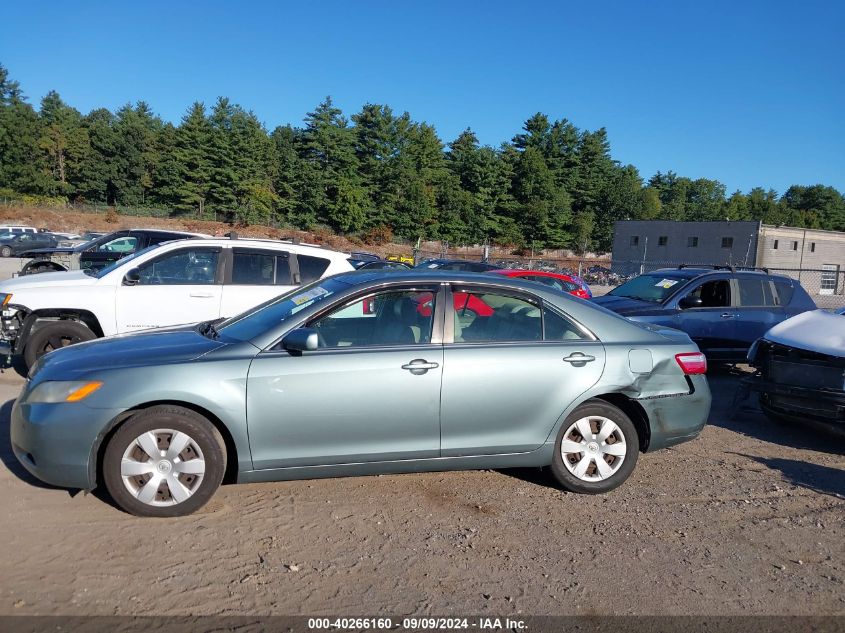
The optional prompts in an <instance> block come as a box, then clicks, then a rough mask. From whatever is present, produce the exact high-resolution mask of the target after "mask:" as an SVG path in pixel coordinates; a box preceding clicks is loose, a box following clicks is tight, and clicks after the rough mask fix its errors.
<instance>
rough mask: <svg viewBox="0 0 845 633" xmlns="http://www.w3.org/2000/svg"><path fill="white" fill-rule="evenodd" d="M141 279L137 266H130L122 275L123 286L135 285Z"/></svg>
mask: <svg viewBox="0 0 845 633" xmlns="http://www.w3.org/2000/svg"><path fill="white" fill-rule="evenodd" d="M140 281H141V271H140V270H138V269H137V268H132V269H130V270H128V271H127V272H126V274H125V275H124V276H123V285H124V286H135V285H137V284H138V282H140Z"/></svg>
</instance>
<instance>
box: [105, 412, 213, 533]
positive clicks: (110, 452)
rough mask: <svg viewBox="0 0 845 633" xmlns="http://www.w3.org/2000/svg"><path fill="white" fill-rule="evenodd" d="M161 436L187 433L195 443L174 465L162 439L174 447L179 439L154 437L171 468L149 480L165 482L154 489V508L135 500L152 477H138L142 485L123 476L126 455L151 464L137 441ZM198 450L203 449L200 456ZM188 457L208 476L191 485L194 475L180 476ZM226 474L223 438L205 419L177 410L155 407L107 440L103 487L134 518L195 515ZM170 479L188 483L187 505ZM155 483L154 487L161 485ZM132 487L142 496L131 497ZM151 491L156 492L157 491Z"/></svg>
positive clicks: (150, 503)
mask: <svg viewBox="0 0 845 633" xmlns="http://www.w3.org/2000/svg"><path fill="white" fill-rule="evenodd" d="M156 430H159V431H162V430H165V431H177V432H179V433H184V434H185V435H187V436H188V438H189V439H190V440H191V442H192V443H191V444H188V447H187V448H186V449H184V450H183V451H182V452H181V453H180V454H179V456H180V457H181V458H182V459H178V460H176V461H171V460H170V459H167V458H168V455H167V453H166V450H167V448H168V445H165V444H164V443H162V438H164V440H166V441H167V442H169V439H173V437H174V436H175V434H173V435H170V436H169V439H168V436H167V433H161V432H160V433H157V434H154V436H155V437H156V438H157V440H158V446H160V447H161V450H163V451H165V454H164V455H163V456H162V459H161V462H168V464H169V465H168V466H167V470H166V471H165V470H161V469H159V468H156V469H155V470H153V472H152V473H151V474H150V475H149V476H150V479H151V478H152V476H158V477H165V478H164V479H162V480H161V483H159V484H158V487H155V490H156V491H157V492H156V493H155V497H154V498H153V499H152V500H151V502H149V503H146V502H144V501H142V500H139V498H138V497H137V496H136V494H138V493H140V492H141V491H143V489H144V488H145V487H146V484H145V483H144V478H145V477H147V475H139V476H138V477H140V479H139V478H138V477H128V478H127V480H125V479H124V477H123V475H122V474H121V468H122V467H123V466H122V464H123V461H124V456H125V454H126V453H127V451H135V453H131V454H132V455H137V456H140V457H139V458H138V459H140V460H141V461H139V463H142V462H143V460H144V459H146V458H147V457H146V455H145V452H144V451H143V450H142V449H141V448H140V445H139V444H137V443H136V439H137V438H140V437H141V436H146V434H147V433H149V432H152V431H156ZM194 447H198V449H199V450H196V449H195V448H194ZM137 451H140V453H137ZM186 451H189V454H192V455H193V459H195V460H201V461H203V462H204V472H203V473H202V475H201V478H199V480H196V479H194V480H192V481H190V480H189V478H190V475H187V478H186V474H185V473H183V474H179V473H178V471H177V470H176V465H177V464H180V463H182V464H184V463H186V462H187V461H188V460H186V459H184V456H185V455H186ZM128 459H133V457H130V458H128ZM150 459H153V458H150ZM171 469H172V471H171ZM165 472H166V473H167V475H159V473H165ZM225 472H226V445H225V443H224V441H223V437H222V436H221V435H220V432H219V431H218V430H217V429H216V428H215V427H214V425H213V424H211V423H210V422H209V421H208V420H207V419H206V418H204V417H203V416H201V415H200V414H198V413H196V412H194V411H191V410H190V409H185V408H182V407H179V406H175V405H158V406H154V407H150V408H149V409H144V410H143V411H140V412H138V413H136V414H135V415H133V416H132V417H131V418H129V419H128V420H127V421H126V422H124V423H123V424H122V425H121V426H120V427H118V429H117V431H116V432H115V433H114V435H112V437H111V439H109V440H108V445H107V446H106V450H105V453H104V454H103V463H102V474H103V483H104V484H105V487H106V490H107V491H108V493H109V495H110V496H111V498H112V499H113V500H114V502H115V504H117V506H118V507H120V508H121V509H122V510H124V511H126V512H128V513H130V514H134V515H136V516H144V517H176V516H184V515H187V514H191V513H192V512H196V511H197V510H199V509H200V508H201V507H202V506H204V505H205V504H206V503H207V502H208V500H209V499H211V497H212V496H213V495H214V493H215V491H216V490H217V488H218V487H219V486H220V483H221V482H222V481H223V475H224V473H225ZM169 476H175V477H177V478H181V479H180V481H182V482H184V484H185V489H186V490H188V491H189V496H188V497H187V498H185V499H184V500H182V501H177V500H176V499H175V497H174V495H173V494H172V493H171V491H170V488H169V486H170V484H169V483H168V480H167V479H166V477H169ZM147 482H148V483H149V482H150V480H149V479H148V480H147ZM152 483H153V484H155V483H156V482H152ZM130 486H131V487H133V489H135V490H137V492H136V493H135V494H133V492H131V491H130ZM150 489H151V490H152V489H153V487H151V488H150Z"/></svg>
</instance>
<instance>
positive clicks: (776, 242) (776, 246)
mask: <svg viewBox="0 0 845 633" xmlns="http://www.w3.org/2000/svg"><path fill="white" fill-rule="evenodd" d="M772 248H773V249H774V250H777V249H778V241H777V240H775V245H774V246H772Z"/></svg>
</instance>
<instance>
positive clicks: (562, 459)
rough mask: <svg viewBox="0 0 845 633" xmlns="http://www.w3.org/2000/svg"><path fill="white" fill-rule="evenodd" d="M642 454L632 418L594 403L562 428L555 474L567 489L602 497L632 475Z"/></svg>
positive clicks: (558, 437)
mask: <svg viewBox="0 0 845 633" xmlns="http://www.w3.org/2000/svg"><path fill="white" fill-rule="evenodd" d="M639 451H640V448H639V436H638V435H637V430H636V429H635V428H634V424H633V422H631V420H630V418H629V417H628V416H627V415H625V413H624V412H623V411H622V410H621V409H619V408H618V407H615V406H613V405H612V404H610V403H607V402H603V401H598V400H591V401H588V402H585V403H584V404H582V405H581V406H579V407H578V408H577V409H575V411H573V412H572V413H571V414H570V415H569V416H568V417H567V418H566V421H565V422H564V423H563V425H562V426H561V429H560V432H559V433H558V435H557V440H556V441H555V453H554V457H553V460H552V472H553V473H554V475H555V478H556V479H557V480H558V482H560V484H561V485H562V486H563V487H564V488H566V489H567V490H571V491H572V492H580V493H585V494H600V493H603V492H608V491H610V490H613V489H614V488H616V487H617V486H619V485H621V484H622V483H623V482H624V481H625V480H626V479H627V478H628V477H629V476H630V474H631V473H632V472H633V470H634V466H636V464H637V457H638V456H639Z"/></svg>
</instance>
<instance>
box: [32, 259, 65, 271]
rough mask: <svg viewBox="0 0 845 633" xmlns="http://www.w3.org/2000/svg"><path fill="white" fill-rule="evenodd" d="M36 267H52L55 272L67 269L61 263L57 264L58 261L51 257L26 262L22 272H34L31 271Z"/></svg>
mask: <svg viewBox="0 0 845 633" xmlns="http://www.w3.org/2000/svg"><path fill="white" fill-rule="evenodd" d="M34 268H50V269H52V270H53V271H55V272H63V271H66V270H67V268H66V267H64V266H62V265H61V264H57V263H56V262H53V261H50V260H49V259H34V260H32V261H30V262H27V263H26V264H24V267H23V268H21V274H22V275H31V274H34V273H32V272H31V271H32V269H34Z"/></svg>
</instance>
